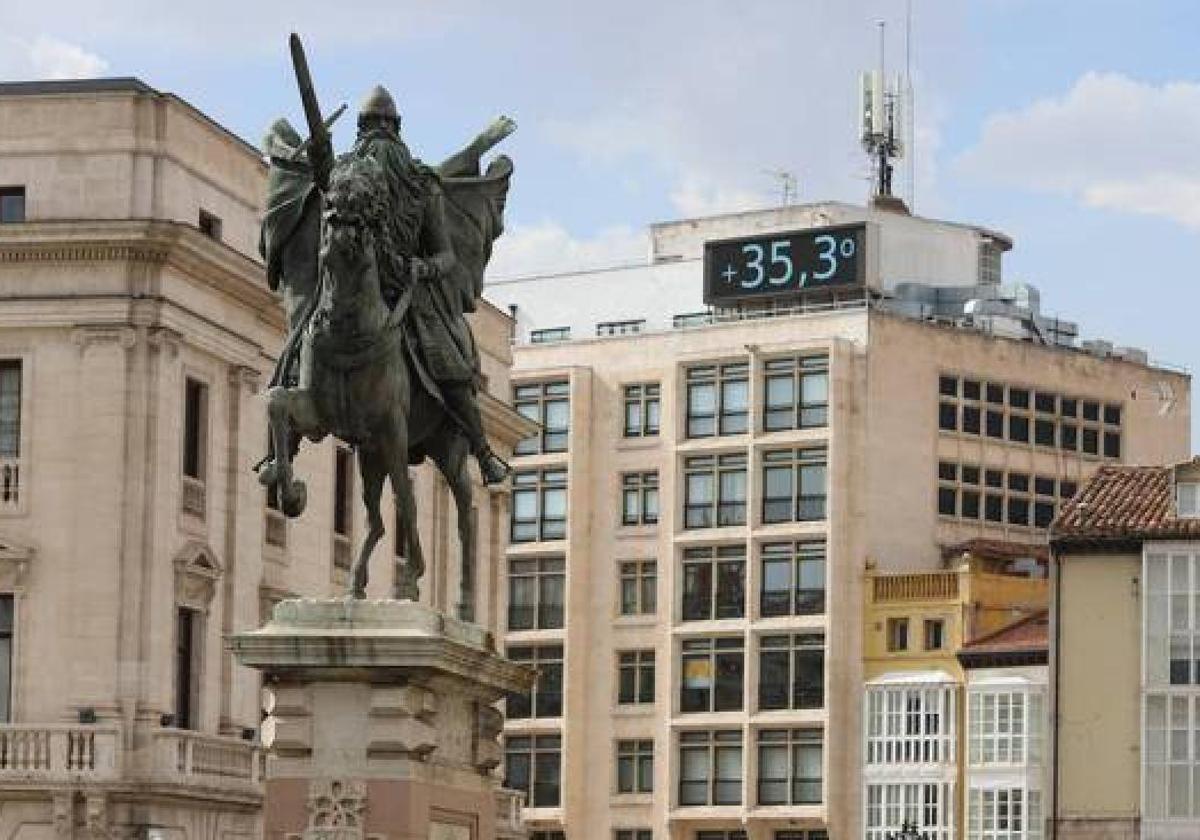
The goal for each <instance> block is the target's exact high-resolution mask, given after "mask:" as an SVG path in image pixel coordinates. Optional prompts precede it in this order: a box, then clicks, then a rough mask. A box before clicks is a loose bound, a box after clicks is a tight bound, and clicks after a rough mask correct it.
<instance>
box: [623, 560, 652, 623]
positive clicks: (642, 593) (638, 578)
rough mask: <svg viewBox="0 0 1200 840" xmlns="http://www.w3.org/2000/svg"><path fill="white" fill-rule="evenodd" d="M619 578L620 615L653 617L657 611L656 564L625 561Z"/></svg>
mask: <svg viewBox="0 0 1200 840" xmlns="http://www.w3.org/2000/svg"><path fill="white" fill-rule="evenodd" d="M620 578H621V579H620V592H621V604H620V610H621V615H653V614H654V613H655V612H656V611H657V610H658V563H656V562H655V561H654V560H628V561H625V562H623V563H621V566H620Z"/></svg>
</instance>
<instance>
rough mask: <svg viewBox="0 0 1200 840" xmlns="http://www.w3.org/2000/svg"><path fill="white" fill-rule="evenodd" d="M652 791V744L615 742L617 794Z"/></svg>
mask: <svg viewBox="0 0 1200 840" xmlns="http://www.w3.org/2000/svg"><path fill="white" fill-rule="evenodd" d="M653 790H654V742H653V741H650V740H645V741H617V793H650V792H651V791H653Z"/></svg>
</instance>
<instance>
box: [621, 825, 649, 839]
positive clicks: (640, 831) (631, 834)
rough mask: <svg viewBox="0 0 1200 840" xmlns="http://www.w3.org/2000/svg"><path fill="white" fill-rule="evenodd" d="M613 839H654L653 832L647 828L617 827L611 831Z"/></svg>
mask: <svg viewBox="0 0 1200 840" xmlns="http://www.w3.org/2000/svg"><path fill="white" fill-rule="evenodd" d="M613 840H654V832H653V831H651V830H650V829H648V828H618V829H616V830H614V831H613Z"/></svg>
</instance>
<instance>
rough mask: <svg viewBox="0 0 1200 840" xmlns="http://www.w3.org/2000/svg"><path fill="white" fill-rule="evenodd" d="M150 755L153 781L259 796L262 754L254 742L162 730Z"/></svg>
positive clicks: (155, 734)
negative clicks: (251, 793)
mask: <svg viewBox="0 0 1200 840" xmlns="http://www.w3.org/2000/svg"><path fill="white" fill-rule="evenodd" d="M153 753H154V761H153V773H154V775H155V777H156V779H159V780H163V781H169V782H175V783H179V784H186V785H189V786H199V787H208V788H221V789H227V790H243V791H246V792H254V793H261V790H262V789H261V784H262V778H263V754H262V749H261V748H260V747H259V745H258V744H256V743H252V742H250V741H243V740H241V739H239V738H227V737H223V736H219V735H205V734H203V733H200V732H192V731H190V730H186V729H171V728H164V729H160V730H158V731H156V732H155V733H154V745H153Z"/></svg>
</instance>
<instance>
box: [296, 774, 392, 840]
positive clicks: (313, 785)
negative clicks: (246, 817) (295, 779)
mask: <svg viewBox="0 0 1200 840" xmlns="http://www.w3.org/2000/svg"><path fill="white" fill-rule="evenodd" d="M366 810H367V784H366V782H364V781H361V780H357V779H313V780H312V781H311V782H310V783H309V786H308V827H307V828H305V829H304V833H303V834H288V835H285V840H383V837H384V835H382V834H364V833H363V824H364V817H365V815H366Z"/></svg>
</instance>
